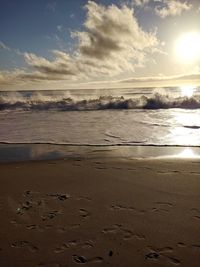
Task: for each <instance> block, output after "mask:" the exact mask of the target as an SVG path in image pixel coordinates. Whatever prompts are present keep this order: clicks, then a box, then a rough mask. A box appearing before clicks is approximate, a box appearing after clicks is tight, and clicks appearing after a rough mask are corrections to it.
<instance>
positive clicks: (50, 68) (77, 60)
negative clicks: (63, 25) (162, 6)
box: [4, 1, 159, 81]
mask: <svg viewBox="0 0 200 267" xmlns="http://www.w3.org/2000/svg"><path fill="white" fill-rule="evenodd" d="M85 9H86V12H87V15H86V20H85V23H84V31H77V32H73V33H72V37H73V38H75V40H76V49H75V52H74V53H73V54H68V53H66V52H63V51H58V50H55V51H52V52H53V54H54V60H51V61H50V60H48V59H45V58H43V57H38V56H36V55H34V54H32V53H25V54H24V58H25V61H26V62H27V63H28V65H29V66H30V67H29V68H31V71H28V72H22V73H19V74H18V75H17V76H16V75H15V76H14V77H15V79H18V80H19V79H22V80H23V81H24V80H25V79H27V81H28V80H31V81H33V80H38V81H39V80H45V79H46V80H78V79H82V80H83V79H88V80H91V79H95V78H97V77H98V78H100V77H104V78H105V77H107V76H115V75H118V74H121V73H124V72H132V73H133V72H134V71H135V68H137V67H143V66H144V65H145V62H146V61H147V60H148V57H150V56H151V54H152V53H154V52H155V51H158V49H157V48H158V46H159V42H158V40H157V38H156V33H155V32H150V33H149V32H145V31H144V30H143V29H142V28H141V27H140V26H139V24H138V21H137V19H136V17H135V15H134V11H133V9H131V8H129V7H127V6H126V5H124V6H122V7H118V6H116V5H110V6H107V7H106V6H103V5H100V4H98V3H96V2H93V1H88V3H87V5H86V6H85ZM4 76H5V75H4ZM6 77H8V75H7V76H6ZM9 77H11V76H9Z"/></svg>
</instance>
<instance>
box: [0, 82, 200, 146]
mask: <svg viewBox="0 0 200 267" xmlns="http://www.w3.org/2000/svg"><path fill="white" fill-rule="evenodd" d="M192 90H193V91H192V94H191V95H184V94H183V93H184V91H183V89H181V88H179V87H169V88H128V89H127V88H123V89H109V90H106V89H101V90H100V89H99V90H91V89H90V90H85V89H82V90H62V91H60V90H54V91H18V92H13V91H12V92H0V143H6V144H54V145H63V146H80V147H81V146H97V147H115V146H126V147H127V146H183V147H184V146H193V147H199V146H200V88H199V87H193V89H192Z"/></svg>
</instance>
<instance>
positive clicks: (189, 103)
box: [0, 93, 200, 111]
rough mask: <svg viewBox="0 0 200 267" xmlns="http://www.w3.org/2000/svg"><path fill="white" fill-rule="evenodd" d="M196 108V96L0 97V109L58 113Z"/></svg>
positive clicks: (198, 106)
mask: <svg viewBox="0 0 200 267" xmlns="http://www.w3.org/2000/svg"><path fill="white" fill-rule="evenodd" d="M170 108H183V109H199V108H200V97H197V96H195V97H190V98H189V97H177V98H173V97H171V96H168V95H162V94H159V93H155V94H154V95H152V96H151V97H149V96H148V97H147V96H144V95H143V96H141V97H139V98H135V97H134V98H128V99H127V98H124V97H123V96H121V97H113V96H100V97H97V98H94V97H93V98H89V99H77V98H74V97H71V96H70V97H64V96H62V97H60V98H54V97H53V96H51V97H50V96H48V97H47V96H42V95H40V96H37V97H35V96H30V97H24V96H22V95H20V96H19V95H18V96H16V95H15V97H13V96H12V97H11V96H8V95H7V96H0V110H1V111H2V110H59V111H84V110H85V111H89V110H106V109H170Z"/></svg>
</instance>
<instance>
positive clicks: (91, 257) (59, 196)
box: [0, 158, 200, 267]
mask: <svg viewBox="0 0 200 267" xmlns="http://www.w3.org/2000/svg"><path fill="white" fill-rule="evenodd" d="M199 166H200V165H199V161H198V160H195V159H191V160H174V159H160V160H136V159H134V160H124V161H122V160H121V161H117V160H115V161H114V160H113V161H111V160H110V161H109V160H102V159H100V160H98V159H90V160H86V159H81V158H80V159H67V160H57V161H53V160H51V161H40V162H21V163H7V164H5V163H4V164H1V165H0V184H1V186H0V213H1V220H0V266H1V267H17V266H20V267H32V266H33V267H39V266H46V267H73V266H114V267H117V266H120V267H129V266H132V267H143V266H149V267H156V266H161V267H167V266H169V267H170V266H172V267H173V266H181V267H199V266H200V167H199Z"/></svg>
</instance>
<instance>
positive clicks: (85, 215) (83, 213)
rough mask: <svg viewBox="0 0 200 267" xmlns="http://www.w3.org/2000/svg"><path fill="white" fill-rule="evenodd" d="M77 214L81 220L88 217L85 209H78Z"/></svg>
mask: <svg viewBox="0 0 200 267" xmlns="http://www.w3.org/2000/svg"><path fill="white" fill-rule="evenodd" d="M79 214H80V216H81V217H83V218H87V217H89V216H90V212H89V211H87V210H85V209H79Z"/></svg>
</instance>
